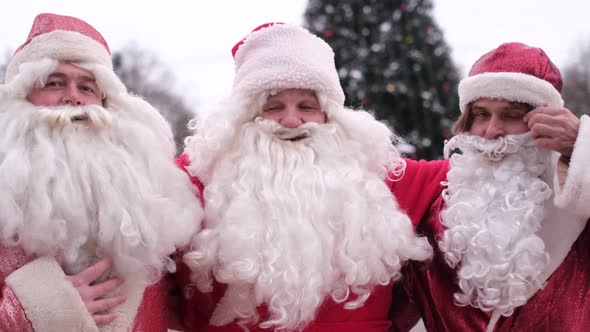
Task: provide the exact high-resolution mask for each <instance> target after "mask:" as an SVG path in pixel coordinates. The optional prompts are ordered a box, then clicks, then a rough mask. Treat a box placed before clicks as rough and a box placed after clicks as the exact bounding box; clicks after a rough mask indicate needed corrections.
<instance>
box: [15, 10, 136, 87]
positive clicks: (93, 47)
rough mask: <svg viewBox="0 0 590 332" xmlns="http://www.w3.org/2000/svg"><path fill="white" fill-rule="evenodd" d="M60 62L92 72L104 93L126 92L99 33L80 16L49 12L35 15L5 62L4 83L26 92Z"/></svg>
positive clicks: (107, 47)
mask: <svg viewBox="0 0 590 332" xmlns="http://www.w3.org/2000/svg"><path fill="white" fill-rule="evenodd" d="M59 62H71V63H74V64H76V65H80V66H81V67H83V68H85V69H88V70H90V71H92V72H93V73H94V75H95V76H96V80H97V83H98V84H99V86H100V87H101V89H102V90H103V92H104V94H105V96H109V97H114V96H116V95H120V94H122V93H123V94H124V93H126V89H125V87H124V85H123V84H122V83H121V81H120V79H119V78H118V77H117V76H116V75H115V73H114V71H113V63H112V59H111V53H110V50H109V46H108V45H107V42H106V41H105V39H104V38H103V37H102V35H101V34H100V33H99V32H98V31H97V30H96V29H94V28H93V27H92V26H91V25H90V24H88V23H86V22H84V21H82V20H81V19H78V18H76V17H71V16H62V15H56V14H48V13H44V14H39V15H37V16H36V17H35V20H34V21H33V26H32V27H31V31H30V32H29V36H28V37H27V39H26V41H25V42H24V43H23V44H22V45H21V46H20V47H19V48H18V49H17V50H16V52H15V53H14V56H13V57H12V59H11V60H10V62H9V63H8V66H7V68H6V80H5V81H6V85H7V87H10V88H12V93H13V94H18V95H23V94H26V93H27V92H28V91H29V89H30V88H31V84H33V82H34V81H36V80H38V79H39V77H40V76H42V75H48V74H49V72H48V71H50V70H52V69H54V68H55V67H56V66H57V64H58V63H59Z"/></svg>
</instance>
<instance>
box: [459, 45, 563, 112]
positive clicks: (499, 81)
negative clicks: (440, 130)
mask: <svg viewBox="0 0 590 332" xmlns="http://www.w3.org/2000/svg"><path fill="white" fill-rule="evenodd" d="M562 85H563V83H562V79H561V74H560V72H559V69H557V67H556V66H555V65H554V64H553V62H551V60H550V59H549V57H548V56H547V54H545V52H544V51H543V50H542V49H540V48H537V47H530V46H527V45H525V44H522V43H505V44H502V45H500V46H499V47H498V48H496V49H494V50H492V51H490V52H488V53H486V54H484V55H483V56H482V57H481V58H479V60H477V61H476V62H475V64H473V67H471V70H470V71H469V77H467V78H465V79H463V80H462V81H461V82H460V83H459V103H460V106H461V112H464V111H465V110H466V109H467V107H468V105H469V103H471V102H473V101H475V100H477V99H480V98H494V99H502V100H507V101H515V102H522V103H527V104H530V105H532V106H534V107H538V106H543V105H546V106H550V107H562V106H563V99H562V98H561V94H560V92H561V88H562Z"/></svg>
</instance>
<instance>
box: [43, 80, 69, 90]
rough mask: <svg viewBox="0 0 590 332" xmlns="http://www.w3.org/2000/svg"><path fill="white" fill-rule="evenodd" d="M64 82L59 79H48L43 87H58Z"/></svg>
mask: <svg viewBox="0 0 590 332" xmlns="http://www.w3.org/2000/svg"><path fill="white" fill-rule="evenodd" d="M63 85H64V83H63V82H62V81H60V80H50V81H47V83H45V85H44V86H43V87H44V88H53V87H59V86H63Z"/></svg>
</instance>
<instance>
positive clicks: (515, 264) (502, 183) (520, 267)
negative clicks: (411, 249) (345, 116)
mask: <svg viewBox="0 0 590 332" xmlns="http://www.w3.org/2000/svg"><path fill="white" fill-rule="evenodd" d="M561 86H562V81H561V76H560V73H559V71H558V69H557V68H556V67H555V66H554V65H553V64H552V63H551V61H550V60H549V58H548V57H547V55H546V54H545V53H544V52H543V51H542V50H541V49H538V48H533V47H529V46H526V45H524V44H520V43H507V44H503V45H501V46H500V47H498V48H497V49H494V50H493V51H491V52H489V53H488V54H486V55H484V56H483V57H482V58H480V59H479V60H478V61H477V62H476V63H475V64H474V66H473V68H472V70H471V71H470V73H469V77H468V78H466V79H464V80H463V81H461V83H460V85H459V95H460V101H461V109H462V111H463V112H465V111H466V109H467V107H468V104H469V103H471V102H473V101H475V100H477V99H479V98H495V99H501V100H506V101H514V102H522V103H527V104H530V105H532V106H534V107H536V106H549V107H562V105H563V101H562V99H561V96H560V91H561ZM589 139H590V119H589V118H588V117H587V116H583V117H582V118H581V123H580V129H579V134H578V137H577V140H576V143H575V146H574V151H573V154H572V156H571V161H570V162H569V168H568V169H567V170H566V173H565V175H564V173H563V172H561V169H562V168H564V167H567V166H565V165H564V164H563V163H562V162H561V161H560V162H559V163H558V157H559V156H558V154H557V153H556V152H550V151H543V150H539V149H537V148H536V147H535V146H534V144H533V142H532V140H531V138H530V137H529V136H528V134H524V135H516V136H505V137H503V138H500V139H494V140H490V139H484V138H481V137H477V136H470V135H467V134H460V135H458V136H455V137H454V138H453V139H452V140H451V141H450V142H448V143H447V145H446V149H447V152H449V151H451V150H454V149H459V150H461V152H462V153H461V154H453V155H452V156H451V157H450V171H449V173H448V177H447V180H446V182H445V190H444V191H441V194H440V195H439V196H438V197H437V198H436V200H435V202H434V203H433V204H432V206H431V208H430V210H429V212H428V216H427V217H426V218H423V219H421V220H420V219H415V221H416V222H417V223H418V225H417V230H418V233H420V234H426V235H427V236H428V238H429V240H430V242H431V243H432V244H433V246H434V247H435V249H434V251H435V253H434V257H433V259H432V260H431V261H429V262H426V263H424V264H413V263H412V264H409V265H408V266H407V269H404V272H407V273H405V274H404V279H403V283H401V284H398V286H396V294H397V295H399V297H398V298H400V299H401V298H403V296H407V297H406V301H399V302H396V303H394V306H393V310H392V311H393V315H394V329H395V330H400V331H404V330H409V329H410V328H411V327H412V326H413V325H414V324H415V322H416V321H417V320H418V319H419V318H420V316H421V317H422V319H423V321H424V324H425V326H426V329H427V330H428V331H490V332H491V331H496V332H504V331H580V332H581V331H588V330H590V301H589V300H588V299H589V298H590V297H589V296H590V264H589V263H588V262H589V261H590V229H589V228H588V226H587V219H588V217H589V216H590V208H589V207H588V204H587V201H588V200H587V198H590V177H589V176H588V172H587V171H585V170H587V169H588V167H589V166H590V160H589V158H588V155H587V153H586V152H585V147H584V146H585V145H586V144H588V143H587V142H586V141H587V140H589ZM564 180H565V181H564ZM404 181H405V180H402V181H400V182H399V183H398V184H397V185H400V186H404V185H406V183H404ZM400 205H401V206H402V207H403V206H404V204H403V202H400Z"/></svg>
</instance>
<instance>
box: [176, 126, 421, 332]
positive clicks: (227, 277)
mask: <svg viewBox="0 0 590 332" xmlns="http://www.w3.org/2000/svg"><path fill="white" fill-rule="evenodd" d="M371 121H374V120H371ZM300 133H306V134H308V136H309V137H308V138H306V139H304V140H301V141H297V142H291V141H285V140H282V139H280V138H279V137H278V136H281V137H283V138H286V137H296V136H298V135H299V134H300ZM375 144H376V145H379V143H377V142H375ZM389 144H390V143H389ZM193 146H203V147H204V148H207V147H206V146H205V145H204V144H197V143H195V142H193ZM191 153H192V154H194V155H195V159H198V156H199V151H198V150H194V151H191ZM371 153H373V152H371V151H364V150H363V148H362V147H361V144H359V141H358V140H356V141H355V140H354V139H350V138H348V136H347V135H346V134H345V133H344V131H343V130H342V128H341V127H340V126H339V125H338V124H335V123H334V124H324V125H317V124H306V125H303V126H302V127H300V128H298V129H296V130H295V132H293V131H290V130H288V129H287V128H280V126H279V125H278V124H276V123H274V122H271V121H264V120H260V119H257V120H256V121H255V122H250V123H247V124H245V125H244V126H243V127H242V129H241V131H240V134H237V135H236V140H235V143H234V145H233V147H232V148H231V149H229V150H227V151H225V152H224V155H223V156H221V157H220V159H219V160H218V162H217V163H216V164H215V165H211V167H212V169H214V171H213V172H212V174H211V177H210V179H209V181H208V183H206V187H205V191H204V198H205V220H206V227H205V229H204V230H203V231H201V232H200V233H198V234H197V236H196V238H195V240H194V242H193V243H194V251H192V252H191V253H189V254H187V255H185V262H186V263H187V264H188V265H189V267H190V268H191V270H192V271H193V280H194V281H195V283H196V284H197V286H198V287H199V289H201V290H202V291H211V289H212V288H211V287H212V279H213V276H214V278H215V280H217V281H218V282H221V283H226V284H228V287H227V291H226V293H225V297H224V299H222V301H221V302H220V303H219V304H218V308H217V310H216V312H215V313H214V315H213V317H212V319H211V322H210V323H211V324H213V325H225V324H227V323H230V322H231V321H233V320H234V319H236V318H237V319H238V320H239V321H240V322H241V323H246V322H249V323H252V322H258V321H259V320H260V318H259V317H258V315H257V311H256V307H257V306H258V305H261V304H266V305H267V308H268V312H269V317H266V321H264V322H262V323H260V326H261V327H264V328H274V329H285V330H297V329H302V328H304V327H305V326H306V325H307V324H308V323H309V322H311V321H312V320H313V318H314V317H315V314H316V312H317V310H318V308H319V306H320V305H321V304H322V302H323V301H324V300H325V299H326V298H327V297H331V298H332V299H333V300H334V301H336V302H345V301H347V302H346V303H345V304H344V306H345V308H347V309H355V308H358V307H360V306H362V305H363V304H364V302H365V301H366V299H367V298H368V297H369V295H370V293H371V290H372V289H373V287H374V286H376V285H386V284H388V283H390V282H391V281H392V280H395V279H396V278H398V277H399V272H400V268H401V264H402V263H403V262H404V261H405V260H407V259H415V260H424V259H427V258H428V257H430V255H431V248H430V246H429V245H428V243H427V241H426V240H425V239H424V238H417V237H416V236H415V234H414V231H413V228H412V225H411V222H410V219H409V218H408V217H407V216H406V215H405V214H404V213H403V212H401V211H400V209H399V207H398V206H397V203H396V201H395V199H394V198H393V195H392V193H391V192H390V190H389V189H388V187H387V186H386V185H385V183H384V177H383V176H381V175H379V174H378V172H376V171H370V170H369V169H370V168H371V167H369V166H367V165H368V164H370V162H371V161H370V160H369V159H370V158H369V157H368V156H370V154H371ZM351 293H352V294H354V295H352V294H351Z"/></svg>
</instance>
